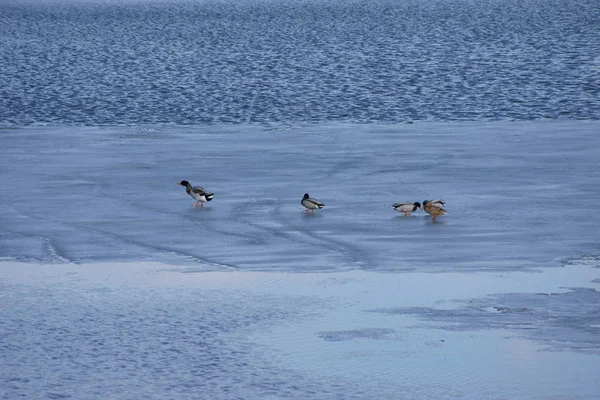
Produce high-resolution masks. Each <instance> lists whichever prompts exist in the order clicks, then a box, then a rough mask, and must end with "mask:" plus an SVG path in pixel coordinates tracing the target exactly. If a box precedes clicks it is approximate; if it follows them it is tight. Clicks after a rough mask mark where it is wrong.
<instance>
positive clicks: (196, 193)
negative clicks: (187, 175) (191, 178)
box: [177, 181, 215, 207]
mask: <svg viewBox="0 0 600 400" xmlns="http://www.w3.org/2000/svg"><path fill="white" fill-rule="evenodd" d="M177 184H178V185H181V186H185V191H186V192H187V194H189V195H190V196H192V198H193V199H194V200H196V204H194V207H198V203H200V206H201V207H204V202H206V201H211V200H212V199H213V197H215V194H214V193H210V192H207V191H206V190H204V188H203V187H202V186H192V185H190V183H189V182H188V181H181V182H177Z"/></svg>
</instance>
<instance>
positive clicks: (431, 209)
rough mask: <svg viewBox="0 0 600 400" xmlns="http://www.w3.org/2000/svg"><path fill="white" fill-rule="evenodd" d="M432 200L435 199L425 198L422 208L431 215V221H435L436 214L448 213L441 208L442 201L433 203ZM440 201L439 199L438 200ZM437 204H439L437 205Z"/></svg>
mask: <svg viewBox="0 0 600 400" xmlns="http://www.w3.org/2000/svg"><path fill="white" fill-rule="evenodd" d="M433 201H435V200H425V201H424V202H423V210H425V212H426V213H427V214H429V215H433V221H435V219H436V218H437V217H438V215H445V214H448V211H446V210H444V209H443V208H442V205H443V204H444V203H443V202H442V203H441V204H440V203H433ZM438 201H441V200H438ZM437 204H439V205H437Z"/></svg>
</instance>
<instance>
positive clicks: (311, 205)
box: [300, 193, 325, 214]
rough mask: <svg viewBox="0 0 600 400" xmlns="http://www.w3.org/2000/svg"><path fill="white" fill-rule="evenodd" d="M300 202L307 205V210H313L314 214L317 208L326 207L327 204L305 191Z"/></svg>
mask: <svg viewBox="0 0 600 400" xmlns="http://www.w3.org/2000/svg"><path fill="white" fill-rule="evenodd" d="M300 204H302V205H303V206H304V207H306V210H304V211H306V212H308V211H311V212H312V213H313V214H314V213H315V210H320V209H321V208H323V207H325V204H323V203H321V202H320V201H318V200H316V199H313V198H312V197H310V196H309V195H308V193H304V197H302V200H301V201H300Z"/></svg>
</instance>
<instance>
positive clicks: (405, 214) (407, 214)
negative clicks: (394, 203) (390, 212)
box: [402, 211, 410, 217]
mask: <svg viewBox="0 0 600 400" xmlns="http://www.w3.org/2000/svg"><path fill="white" fill-rule="evenodd" d="M402 212H403V213H404V216H405V217H409V216H410V214H409V213H407V212H406V211H402Z"/></svg>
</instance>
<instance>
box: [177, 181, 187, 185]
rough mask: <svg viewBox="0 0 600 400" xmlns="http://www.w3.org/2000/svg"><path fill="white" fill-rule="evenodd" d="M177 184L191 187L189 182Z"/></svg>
mask: <svg viewBox="0 0 600 400" xmlns="http://www.w3.org/2000/svg"><path fill="white" fill-rule="evenodd" d="M177 184H178V185H181V186H189V184H190V183H189V182H188V181H181V182H177Z"/></svg>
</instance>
